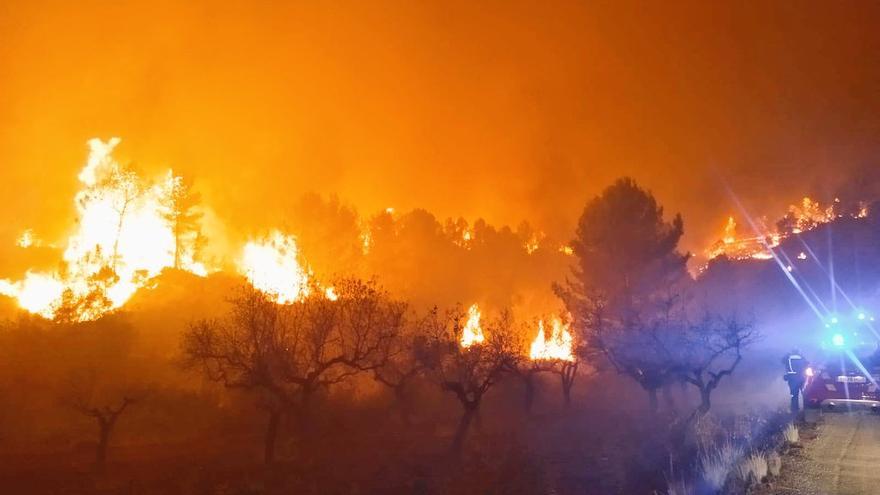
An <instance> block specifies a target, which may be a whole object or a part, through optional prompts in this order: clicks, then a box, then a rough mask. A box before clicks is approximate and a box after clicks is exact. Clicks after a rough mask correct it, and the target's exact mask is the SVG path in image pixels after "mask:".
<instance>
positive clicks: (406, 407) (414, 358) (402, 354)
mask: <svg viewBox="0 0 880 495" xmlns="http://www.w3.org/2000/svg"><path fill="white" fill-rule="evenodd" d="M425 328H426V322H425V320H419V321H415V322H406V323H405V324H404V325H402V331H401V332H400V334H399V335H398V336H397V337H396V338H394V339H389V340H388V341H387V346H386V348H385V349H384V351H383V352H382V353H381V354H380V360H379V362H378V363H377V366H375V368H374V369H373V378H374V379H375V380H376V381H377V382H379V383H381V384H383V385H385V386H386V387H388V388H390V389H391V391H392V393H393V394H394V400H395V405H396V407H397V410H398V412H399V414H400V418H401V419H402V420H403V422H404V423H409V422H410V419H411V412H412V410H411V400H410V399H411V398H410V391H411V388H412V384H413V383H414V382H415V381H416V380H417V379H418V378H419V377H420V376H422V375H423V373H424V371H425V360H424V359H423V357H424V354H425V352H427V345H428V339H427V337H426V334H425Z"/></svg>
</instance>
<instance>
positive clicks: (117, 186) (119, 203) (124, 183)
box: [101, 164, 143, 272]
mask: <svg viewBox="0 0 880 495" xmlns="http://www.w3.org/2000/svg"><path fill="white" fill-rule="evenodd" d="M101 185H103V186H105V187H110V188H111V189H112V190H113V191H116V192H117V193H118V194H117V195H116V197H114V198H113V203H112V205H113V209H114V210H115V211H116V215H117V220H116V236H115V238H114V240H113V252H112V253H111V258H110V266H111V268H113V271H114V272H115V271H116V264H117V262H118V259H119V239H120V237H121V236H122V229H123V227H124V225H125V217H126V214H127V213H128V210H129V208H131V205H132V204H133V203H134V202H135V200H137V198H138V197H140V195H141V193H142V191H143V187H142V186H141V183H140V177H138V175H137V173H136V172H134V171H133V170H131V169H129V168H128V167H123V166H121V165H119V164H116V166H115V167H114V169H113V173H112V174H110V176H109V177H108V178H107V179H106V182H105V183H102V184H101Z"/></svg>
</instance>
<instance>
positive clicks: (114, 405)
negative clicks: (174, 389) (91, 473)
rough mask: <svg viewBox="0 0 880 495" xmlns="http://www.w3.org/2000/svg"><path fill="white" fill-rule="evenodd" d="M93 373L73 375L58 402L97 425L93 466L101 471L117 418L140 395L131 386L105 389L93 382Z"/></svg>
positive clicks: (92, 371)
mask: <svg viewBox="0 0 880 495" xmlns="http://www.w3.org/2000/svg"><path fill="white" fill-rule="evenodd" d="M97 382H98V380H97V373H96V372H95V371H94V370H89V371H88V372H85V373H75V374H73V375H72V376H71V377H70V379H69V380H68V383H67V385H66V386H65V395H64V396H63V397H62V401H63V402H64V403H65V404H66V405H67V406H69V407H70V408H72V409H73V410H75V411H77V412H79V413H80V414H83V415H85V416H87V417H89V418H92V419H94V420H95V423H96V425H97V426H98V442H97V444H96V448H95V465H96V467H97V469H98V470H103V469H104V467H105V465H106V462H107V448H108V446H109V445H110V438H111V436H112V434H113V431H114V429H115V427H116V423H117V421H118V420H119V418H120V416H122V414H123V413H124V412H125V411H126V410H127V409H128V407H129V406H131V405H132V404H134V403H136V402H137V401H138V400H139V398H140V397H142V396H143V391H136V390H135V389H134V387H131V386H127V387H117V389H118V390H109V389H108V387H100V386H99V384H98V383H97Z"/></svg>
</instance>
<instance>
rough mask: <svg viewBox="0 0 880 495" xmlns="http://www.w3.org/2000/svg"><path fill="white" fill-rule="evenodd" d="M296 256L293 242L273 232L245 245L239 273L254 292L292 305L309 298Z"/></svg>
mask: <svg viewBox="0 0 880 495" xmlns="http://www.w3.org/2000/svg"><path fill="white" fill-rule="evenodd" d="M298 252H299V251H298V248H297V246H296V238H295V237H294V236H292V235H285V234H283V233H281V232H280V231H277V230H276V231H274V232H272V233H271V234H270V235H269V236H268V237H266V238H264V239H260V240H256V241H250V242H248V243H247V244H245V246H244V253H243V255H242V259H241V269H242V272H243V273H244V275H245V277H247V279H248V281H249V282H250V283H251V285H253V286H254V287H255V288H256V289H257V290H260V291H262V292H264V293H266V294H269V295H271V296H272V297H273V299H274V300H275V302H277V303H279V304H288V303H292V302H294V301H298V300H301V299H302V298H304V297H306V296H308V295H309V273H308V272H307V271H306V270H305V269H304V268H303V267H302V265H300V263H299V260H298V259H297V255H298ZM328 298H329V296H328Z"/></svg>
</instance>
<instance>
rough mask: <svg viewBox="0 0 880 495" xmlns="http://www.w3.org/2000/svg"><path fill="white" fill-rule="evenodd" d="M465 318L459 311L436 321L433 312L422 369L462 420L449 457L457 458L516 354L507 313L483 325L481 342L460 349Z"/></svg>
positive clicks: (510, 321) (435, 314) (509, 318)
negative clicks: (447, 395)
mask: <svg viewBox="0 0 880 495" xmlns="http://www.w3.org/2000/svg"><path fill="white" fill-rule="evenodd" d="M464 319H465V314H464V312H463V311H461V309H460V308H458V309H456V310H454V311H451V312H450V313H448V314H447V315H445V317H440V316H439V314H438V313H437V311H436V310H435V311H434V312H433V313H432V315H431V317H430V318H429V320H428V321H429V323H428V328H429V332H428V338H429V346H430V352H427V353H426V354H425V359H426V365H427V367H428V369H429V370H430V371H431V374H432V377H433V378H434V379H435V380H436V381H437V383H438V384H439V385H440V387H441V389H442V390H444V391H446V392H449V393H451V394H453V395H454V396H455V398H456V399H457V400H458V402H459V404H460V405H461V407H462V416H461V419H460V420H459V424H458V428H457V429H456V432H455V436H454V438H453V441H452V453H453V454H454V455H456V456H458V455H460V454H461V452H462V449H463V447H464V443H465V440H466V438H467V434H468V431H469V430H470V426H471V423H472V422H473V421H474V419H475V418H476V417H477V416H478V415H479V410H480V405H481V403H482V400H483V397H484V396H485V394H486V392H488V391H489V389H491V388H492V386H493V385H495V384H496V383H497V382H498V380H499V379H500V377H501V375H502V372H503V371H504V369H505V367H507V366H508V364H509V363H510V362H511V359H514V357H515V356H516V355H517V354H518V352H517V346H516V340H515V339H514V338H513V332H512V318H511V316H510V313H509V312H505V313H503V314H502V315H501V316H499V317H498V318H497V319H496V320H494V321H492V322H490V323H489V324H488V325H486V331H485V340H484V341H483V342H482V343H475V344H472V345H470V346H467V347H463V346H462V345H461V338H462V330H463V328H464V325H463V322H464Z"/></svg>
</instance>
